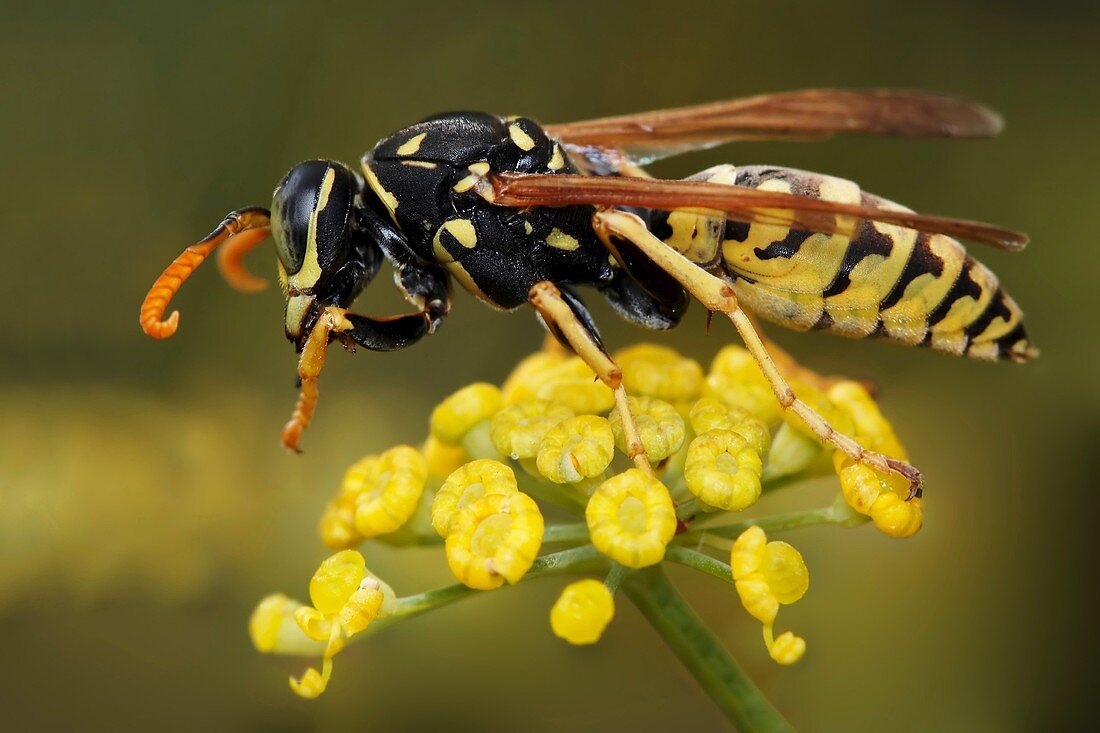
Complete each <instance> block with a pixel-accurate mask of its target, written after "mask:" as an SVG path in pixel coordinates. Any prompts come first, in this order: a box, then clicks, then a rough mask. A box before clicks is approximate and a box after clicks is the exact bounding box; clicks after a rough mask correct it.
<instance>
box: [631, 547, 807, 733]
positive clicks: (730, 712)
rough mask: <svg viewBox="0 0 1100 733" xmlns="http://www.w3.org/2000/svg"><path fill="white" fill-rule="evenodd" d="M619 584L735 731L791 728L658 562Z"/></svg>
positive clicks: (768, 731) (754, 732) (752, 732)
mask: <svg viewBox="0 0 1100 733" xmlns="http://www.w3.org/2000/svg"><path fill="white" fill-rule="evenodd" d="M670 549H671V548H670ZM623 589H624V591H625V592H626V594H627V595H628V596H629V597H630V600H632V601H633V602H634V604H635V605H636V606H637V607H638V609H639V610H640V611H641V612H642V615H644V616H645V617H646V619H648V621H649V622H650V624H652V625H653V628H654V629H656V630H657V633H659V634H660V635H661V637H662V638H663V639H664V640H665V643H666V644H668V645H669V647H671V648H672V651H673V652H675V653H676V656H678V657H679V658H680V661H681V662H683V663H684V665H685V666H686V667H687V668H688V670H689V671H690V672H691V673H692V674H693V675H694V676H695V678H696V679H697V680H698V681H699V684H701V685H702V686H703V689H705V690H706V691H707V693H708V694H709V695H710V696H711V698H712V699H713V700H714V702H715V703H716V704H717V705H718V707H720V708H721V709H722V712H724V713H725V714H726V717H728V718H729V719H730V721H731V722H732V723H733V724H734V725H735V726H737V728H738V730H740V731H742V733H765V732H766V733H771V732H772V731H792V730H793V728H791V725H790V723H788V722H787V721H786V720H785V719H784V718H783V716H782V715H781V714H780V713H779V711H778V710H776V709H775V708H774V707H772V705H771V703H769V702H768V700H767V699H766V698H765V697H764V695H763V694H762V693H761V692H760V690H759V689H758V688H757V687H756V685H754V684H753V682H752V680H750V679H749V678H748V676H747V675H746V674H745V673H744V671H743V670H742V669H741V668H740V667H739V666H738V665H737V662H735V661H734V659H733V658H732V657H731V656H730V655H729V652H727V651H726V649H725V648H724V647H723V646H722V644H721V642H720V641H719V640H718V639H717V638H716V637H715V636H714V634H713V633H711V631H710V629H708V628H707V627H706V626H705V625H704V624H703V622H702V620H700V618H699V617H698V616H696V615H695V612H694V611H692V609H691V606H689V605H688V604H687V602H686V601H685V600H684V598H683V596H681V595H680V594H679V592H677V590H676V589H675V588H674V587H673V586H672V584H671V583H670V582H669V580H668V578H667V577H666V576H665V574H664V572H662V571H661V569H660V567H652V568H647V569H646V570H644V571H641V572H637V573H634V574H632V575H631V576H630V577H629V578H627V579H626V581H625V582H624V584H623Z"/></svg>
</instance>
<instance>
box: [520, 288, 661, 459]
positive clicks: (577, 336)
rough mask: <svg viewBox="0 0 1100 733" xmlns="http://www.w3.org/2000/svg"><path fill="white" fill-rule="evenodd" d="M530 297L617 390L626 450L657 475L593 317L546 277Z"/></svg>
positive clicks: (562, 336)
mask: <svg viewBox="0 0 1100 733" xmlns="http://www.w3.org/2000/svg"><path fill="white" fill-rule="evenodd" d="M530 299H531V305H533V306H534V307H535V310H536V311H538V314H539V316H540V317H541V318H542V322H543V323H544V324H545V325H546V328H547V330H549V331H550V333H552V334H553V335H554V336H556V337H557V338H558V340H559V341H560V342H561V343H562V344H564V345H568V346H569V348H571V349H572V350H573V351H574V352H575V353H576V354H577V356H579V357H580V358H581V359H583V360H584V363H585V364H587V365H588V366H589V368H591V369H592V371H594V372H595V373H596V376H597V377H599V379H600V381H602V382H603V383H604V384H606V385H607V386H608V387H610V388H611V389H612V390H614V392H615V410H616V411H617V412H618V413H619V417H620V419H622V422H623V434H624V435H625V436H626V444H627V453H628V454H629V455H630V459H631V460H632V461H634V465H636V466H637V467H638V468H640V469H641V470H643V471H645V472H646V473H648V474H649V475H650V476H652V475H654V471H653V466H651V465H650V464H649V459H648V458H646V454H645V448H644V447H643V446H642V440H641V438H640V437H639V436H638V427H637V425H636V424H635V422H634V415H632V414H631V412H630V404H629V403H628V402H627V394H626V388H625V387H623V385H622V381H623V372H622V370H621V369H619V365H618V364H616V363H615V361H614V360H613V359H612V358H611V355H610V354H608V353H607V350H606V349H604V347H603V343H601V342H600V337H599V334H598V333H597V331H596V326H595V324H594V323H593V322H592V317H591V316H590V315H589V314H588V311H587V310H585V308H584V305H583V304H582V303H581V302H580V300H579V299H578V298H577V297H576V296H575V295H573V294H572V293H570V292H569V291H568V290H559V289H558V288H557V287H556V286H555V285H554V283H552V282H549V281H545V280H544V281H543V282H540V283H535V286H534V287H532V288H531V293H530Z"/></svg>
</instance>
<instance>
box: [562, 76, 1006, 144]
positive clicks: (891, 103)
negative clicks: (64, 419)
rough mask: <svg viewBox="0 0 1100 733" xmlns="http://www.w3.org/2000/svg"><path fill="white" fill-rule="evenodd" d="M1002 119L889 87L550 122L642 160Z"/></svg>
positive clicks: (992, 125)
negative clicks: (737, 145) (730, 146)
mask: <svg viewBox="0 0 1100 733" xmlns="http://www.w3.org/2000/svg"><path fill="white" fill-rule="evenodd" d="M1001 127H1002V123H1001V118H1000V117H999V116H998V115H997V114H996V113H995V112H993V111H992V110H990V109H988V108H986V107H983V106H981V105H979V104H976V103H974V102H969V101H966V100H961V99H954V98H952V97H945V96H942V95H938V94H929V93H926V92H914V91H900V90H889V89H868V90H847V89H806V90H803V91H796V92H782V93H779V94H765V95H761V96H758V97H747V98H744V99H733V100H728V101H724V102H713V103H711V104H702V105H697V106H694V107H680V108H676V109H666V110H658V111H655V112H643V113H640V114H633V115H623V116H620V117H604V118H602V119H597V120H587V121H584V122H572V123H567V124H562V125H550V126H549V127H548V128H547V129H548V130H549V132H550V133H551V134H553V135H555V136H556V137H557V138H558V139H560V140H561V141H562V142H563V143H565V144H566V145H568V146H572V147H577V148H585V147H596V148H618V149H622V150H624V151H626V152H627V153H628V154H629V155H630V157H631V158H633V159H634V160H635V161H637V162H647V161H650V160H655V159H657V158H663V157H667V156H669V155H674V154H676V153H681V152H686V151H688V150H695V149H699V148H708V147H712V146H714V145H719V144H722V143H726V142H732V141H735V140H818V139H823V138H827V137H831V136H833V135H835V134H837V133H842V132H847V133H860V134H874V135H896V136H902V137H958V138H974V137H989V136H991V135H996V134H997V133H998V132H1000V130H1001Z"/></svg>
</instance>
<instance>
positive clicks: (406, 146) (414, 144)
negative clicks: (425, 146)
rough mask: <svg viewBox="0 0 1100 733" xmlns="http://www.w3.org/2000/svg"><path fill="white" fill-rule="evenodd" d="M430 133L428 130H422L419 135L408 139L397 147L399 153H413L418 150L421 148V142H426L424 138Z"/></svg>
mask: <svg viewBox="0 0 1100 733" xmlns="http://www.w3.org/2000/svg"><path fill="white" fill-rule="evenodd" d="M427 135H428V133H426V132H422V133H420V134H419V135H416V136H414V137H410V138H409V139H408V140H406V141H405V142H404V143H403V144H402V145H401V147H399V148H398V149H397V154H398V155H412V154H413V153H415V152H416V151H417V150H420V143H422V142H424V138H425V137H426V136H427Z"/></svg>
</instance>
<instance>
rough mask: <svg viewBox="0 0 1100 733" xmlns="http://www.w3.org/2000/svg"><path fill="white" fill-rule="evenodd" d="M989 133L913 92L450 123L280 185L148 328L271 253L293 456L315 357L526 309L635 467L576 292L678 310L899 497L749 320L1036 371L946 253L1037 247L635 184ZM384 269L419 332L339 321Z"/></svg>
mask: <svg viewBox="0 0 1100 733" xmlns="http://www.w3.org/2000/svg"><path fill="white" fill-rule="evenodd" d="M1000 128H1001V122H1000V118H999V117H998V116H997V115H996V114H995V113H993V112H991V111H990V110H988V109H986V108H984V107H982V106H980V105H977V104H974V103H972V102H967V101H962V100H958V99H954V98H950V97H944V96H939V95H933V94H926V93H920V92H905V91H890V90H869V91H847V90H829V89H816V90H806V91H799V92H789V93H781V94H771V95H763V96H757V97H752V98H746V99H737V100H732V101H726V102H717V103H713V104H706V105H701V106H694V107H685V108H679V109H670V110H662V111H657V112H648V113H643V114H637V115H627V116H622V117H610V118H604V119H598V120H590V121H586V122H578V123H571V124H563V125H550V126H542V125H540V124H538V123H537V122H535V121H534V120H531V119H528V118H526V117H498V116H495V115H489V114H483V113H477V112H456V113H451V114H443V115H439V116H436V117H430V118H428V119H426V120H424V121H422V122H418V123H416V124H414V125H412V126H410V127H406V128H404V129H402V130H400V131H398V132H396V133H394V134H393V135H390V136H389V137H387V138H385V139H383V140H382V141H380V142H379V143H378V144H377V145H375V147H374V149H373V150H371V151H370V152H369V153H367V154H366V155H364V156H363V158H362V160H361V161H360V164H361V166H360V171H359V172H356V171H353V170H352V169H351V168H349V167H347V166H345V165H344V164H342V163H339V162H336V161H329V160H309V161H306V162H304V163H299V164H298V165H296V166H294V168H293V169H291V171H290V173H288V174H287V176H286V178H284V179H283V181H282V183H280V184H279V187H278V188H276V189H275V193H274V199H273V201H272V205H271V209H270V211H269V210H267V209H263V208H259V207H250V208H245V209H239V210H237V211H234V212H232V213H230V214H229V215H228V216H227V217H226V218H225V220H224V221H222V223H221V224H219V225H218V227H217V228H215V229H214V231H213V232H211V233H210V234H209V235H208V236H207V237H205V238H204V239H202V240H201V241H200V242H198V243H197V244H195V245H192V246H191V247H188V248H187V249H186V250H185V251H184V252H183V253H182V254H181V255H180V256H179V257H177V258H176V260H175V261H174V262H173V263H172V264H171V265H169V267H168V268H167V269H166V270H165V271H164V273H163V274H162V275H161V276H160V277H159V278H158V279H157V280H156V282H155V283H154V284H153V287H152V288H151V289H150V291H149V294H148V295H147V296H146V299H145V302H144V304H143V305H142V308H141V326H142V328H143V329H144V330H145V332H146V333H147V334H149V335H150V336H152V337H154V338H166V337H168V336H171V335H172V334H173V333H174V332H175V330H176V327H177V325H178V319H179V313H178V311H177V312H173V313H172V315H171V316H170V317H169V318H168V319H167V320H163V316H164V312H165V310H166V308H167V305H168V303H169V301H170V299H171V298H172V296H173V295H174V294H175V293H176V291H178V290H179V288H180V286H181V285H182V283H183V281H184V280H186V279H187V278H188V276H190V274H191V273H192V272H193V271H194V269H195V268H196V267H198V265H199V264H200V263H201V262H202V261H203V259H204V258H205V257H206V256H207V255H209V254H210V253H211V252H212V251H213V250H214V249H215V248H218V247H219V246H220V251H219V265H220V268H221V271H222V274H223V275H224V277H225V278H226V280H228V281H229V283H230V284H231V285H233V286H235V287H237V288H238V289H240V290H244V291H253V290H256V289H258V288H260V287H262V286H263V284H264V283H263V281H262V280H259V279H258V278H255V277H254V276H252V275H251V274H249V273H248V272H247V270H245V269H244V267H243V264H242V259H241V258H242V256H243V255H244V254H245V253H246V252H247V251H249V250H251V249H252V248H254V247H256V246H257V245H258V244H260V243H261V242H262V241H264V240H265V239H266V237H267V236H268V234H270V235H271V237H272V239H273V240H274V243H275V252H276V254H277V256H278V260H277V266H278V274H279V280H280V283H281V284H282V287H283V291H284V293H285V295H286V310H285V329H286V336H287V338H288V339H289V340H290V341H291V342H292V343H293V344H294V346H295V349H296V350H297V351H298V352H299V354H300V359H299V364H298V377H299V379H300V382H301V392H300V395H299V398H298V403H297V406H296V408H295V411H294V415H293V417H292V418H291V420H290V422H289V423H287V425H286V427H285V428H284V430H283V442H284V444H285V445H286V446H287V447H288V448H290V449H292V450H297V445H298V440H299V438H300V436H301V433H302V431H303V430H304V429H305V428H306V427H307V426H308V425H309V422H310V420H311V418H312V415H313V412H314V408H315V406H316V402H317V378H318V376H319V374H320V371H321V367H322V366H323V364H324V360H325V355H326V352H327V347H328V344H329V343H330V342H331V341H333V340H337V341H340V342H341V343H343V344H344V345H345V346H348V347H354V346H355V345H358V346H361V347H363V348H366V349H369V350H371V351H393V350H396V349H403V348H405V347H407V346H410V345H412V344H413V343H415V342H416V341H419V340H420V339H421V338H423V337H424V336H426V335H428V334H431V333H433V332H435V330H436V329H437V328H439V327H440V325H441V324H442V322H443V320H444V318H445V317H446V316H447V314H448V312H449V311H450V308H451V280H452V279H454V280H457V281H458V282H459V283H460V284H461V285H462V286H463V287H464V288H465V289H466V290H467V291H469V292H470V293H472V294H473V295H474V296H475V297H477V298H478V299H479V300H481V301H483V302H485V303H486V304H488V305H490V306H492V307H494V308H498V309H500V310H505V311H512V310H516V309H518V308H520V307H521V306H524V305H531V306H533V307H534V309H535V310H536V312H537V314H538V316H539V318H540V320H541V321H542V322H543V324H544V326H545V327H546V328H547V330H548V331H550V333H552V334H553V335H554V336H556V337H557V339H558V340H559V341H561V342H562V344H563V345H565V346H567V347H568V348H570V349H572V350H573V351H574V352H576V353H577V354H578V355H580V356H581V357H582V358H583V359H584V360H585V361H586V362H587V363H588V365H589V366H590V367H591V368H592V369H593V371H594V372H595V373H596V374H597V375H598V377H599V378H600V379H601V380H603V381H604V382H605V383H606V384H607V385H608V386H609V387H610V388H611V389H612V390H614V391H615V396H616V409H617V410H619V412H620V414H621V416H622V418H623V423H624V426H625V428H626V433H627V436H628V439H631V440H630V442H631V451H630V453H631V457H632V458H633V459H634V460H635V462H636V463H637V464H638V465H639V467H641V468H643V469H645V470H652V469H651V468H650V467H649V465H648V463H647V462H646V459H645V454H644V451H643V450H642V447H641V443H640V441H638V440H636V437H637V434H636V431H635V430H633V429H632V426H633V425H634V423H633V419H632V418H631V415H630V410H629V407H628V404H627V399H626V398H627V395H626V392H625V390H624V389H623V387H622V385H621V384H620V382H621V372H620V371H619V369H618V367H617V366H616V365H615V363H614V361H613V360H612V358H611V356H610V355H609V354H608V352H607V350H606V349H605V348H604V346H603V343H602V342H601V340H600V336H599V333H598V331H597V329H596V326H595V323H594V322H593V320H592V318H591V316H590V315H589V313H588V311H587V310H586V309H585V306H584V304H583V302H582V301H581V299H580V297H579V296H578V295H577V292H576V288H577V287H578V286H592V287H595V288H596V290H598V291H599V292H600V293H601V294H602V295H603V296H604V297H605V298H607V300H608V302H609V303H610V304H611V306H612V307H613V308H614V310H615V311H616V312H617V313H618V314H619V315H621V316H622V317H624V318H625V319H627V320H629V321H632V322H634V323H636V324H638V325H641V326H643V327H645V328H649V329H655V330H662V329H668V328H672V327H673V326H675V325H676V324H677V323H679V322H680V320H681V318H682V317H683V315H684V311H685V309H686V308H687V305H688V302H689V299H690V298H694V299H695V300H698V301H699V302H700V303H702V304H703V306H704V307H706V308H707V309H708V311H710V312H711V313H712V314H713V313H720V314H723V315H725V316H727V317H728V318H729V319H730V320H731V321H732V323H733V325H734V327H735V328H736V329H737V331H738V333H739V334H740V336H741V338H742V339H743V340H744V342H745V344H746V346H747V347H748V349H749V351H750V352H751V353H752V355H753V357H754V358H755V359H756V361H757V363H758V364H759V366H760V369H761V370H762V372H763V373H764V375H765V376H766V377H767V379H768V381H769V383H770V384H771V386H772V389H773V391H774V392H775V396H776V398H777V399H778V400H779V402H780V403H781V404H782V406H783V407H784V408H785V409H787V410H791V411H792V412H794V413H795V414H797V415H798V416H800V417H801V418H802V419H803V420H805V422H806V423H807V424H808V425H809V426H810V427H811V428H812V429H813V431H814V433H815V434H816V435H817V436H818V437H819V438H820V439H821V440H822V441H825V442H828V443H832V444H833V445H835V446H836V448H838V449H839V450H841V451H843V452H844V453H845V454H847V455H849V456H851V457H852V458H853V459H854V460H856V461H860V462H864V463H867V464H869V465H871V466H873V467H875V468H877V469H879V470H884V471H895V472H898V473H900V474H902V475H904V476H905V477H906V478H908V479H909V481H910V484H911V487H912V489H911V496H916V495H919V491H920V485H921V476H920V473H919V472H918V471H917V470H916V469H915V468H914V467H913V466H910V465H909V464H907V463H904V462H901V461H898V460H895V459H893V458H890V457H888V456H884V455H881V454H878V453H874V452H872V451H869V450H866V449H865V448H863V446H861V445H860V444H859V443H858V442H856V441H855V440H853V439H852V438H851V437H849V436H847V435H844V434H842V433H840V432H838V431H836V430H834V429H833V427H832V426H831V425H830V424H829V423H828V421H826V420H825V419H824V418H823V417H822V416H821V415H819V414H818V413H817V412H815V411H814V410H813V409H811V408H810V407H809V405H807V404H806V403H805V402H803V401H802V400H800V399H799V397H798V395H797V394H795V393H794V392H793V391H792V389H791V387H790V386H789V384H788V383H787V380H786V379H785V377H784V375H783V373H782V372H781V370H780V369H779V368H778V367H777V366H776V361H775V360H774V359H773V356H772V355H771V354H770V353H769V347H768V346H767V345H766V344H765V342H764V341H763V340H762V338H761V336H760V334H759V333H758V331H757V329H756V327H755V324H754V322H753V321H752V320H751V319H750V317H749V315H748V314H749V313H751V314H754V315H757V316H760V317H762V318H764V319H767V320H769V321H773V322H775V323H778V324H780V325H783V326H786V327H789V328H793V329H796V330H809V329H817V330H823V331H828V332H830V333H836V334H839V335H842V336H848V337H854V338H867V337H873V338H880V339H885V340H888V341H894V342H897V343H901V344H907V345H911V346H926V347H930V348H932V349H935V350H937V351H943V352H947V353H951V354H957V355H963V356H969V357H974V358H979V359H987V360H998V359H1010V360H1012V361H1015V362H1022V361H1026V360H1028V359H1031V358H1033V357H1034V356H1036V355H1037V353H1038V352H1037V351H1036V349H1035V348H1034V347H1033V346H1032V344H1031V342H1030V341H1029V340H1028V338H1027V335H1026V333H1025V331H1024V327H1023V325H1022V322H1021V321H1022V313H1021V311H1020V309H1019V307H1018V306H1017V305H1016V303H1015V302H1014V301H1013V300H1012V299H1011V298H1010V297H1009V296H1008V295H1007V294H1006V293H1005V292H1004V291H1003V290H1001V288H1000V286H999V285H998V282H997V278H996V277H995V276H994V275H993V273H992V272H990V271H989V270H988V269H987V268H986V267H985V266H984V265H982V264H981V263H979V262H977V261H976V260H974V259H973V258H971V257H970V256H969V255H967V253H966V250H965V249H963V246H962V245H961V244H960V243H959V242H958V238H961V239H967V240H972V241H976V242H983V243H987V244H992V245H994V246H997V247H1000V248H1001V249H1006V250H1019V249H1021V248H1023V246H1024V245H1025V244H1026V243H1027V238H1026V237H1025V236H1024V235H1022V234H1019V233H1016V232H1012V231H1009V230H1006V229H1002V228H1000V227H996V226H992V225H989V224H983V223H979V222H973V221H966V220H960V219H950V218H945V217H936V216H924V215H920V214H916V213H914V212H913V211H912V210H910V209H907V208H905V207H903V206H899V205H898V204H895V203H893V202H891V201H888V200H886V199H883V198H880V197H878V196H874V195H872V194H869V193H866V192H864V191H862V190H861V189H860V188H859V186H858V185H856V184H855V183H852V182H850V181H846V180H843V179H840V178H835V177H832V176H827V175H822V174H818V173H809V172H806V171H800V170H794V169H790V168H779V167H774V166H741V167H734V166H732V165H720V166H717V167H714V168H710V169H708V170H705V171H703V172H702V173H699V174H697V175H694V176H691V177H689V178H687V179H685V180H682V181H668V180H659V179H655V178H652V177H651V176H650V175H649V174H648V173H646V171H645V170H644V169H643V168H642V165H644V164H646V163H648V162H651V161H653V160H656V159H659V158H662V157H666V156H669V155H674V154H677V153H681V152H686V151H689V150H697V149H701V148H709V147H712V146H715V145H718V144H722V143H726V142H731V141H737V140H762V139H769V140H771V139H779V140H805V139H823V138H827V137H831V136H832V135H834V134H836V133H875V134H883V135H896V136H913V137H916V136H932V137H958V138H972V137H986V136H991V135H995V134H996V133H997V132H998V131H999V130H1000ZM383 260H387V261H388V262H389V263H390V264H391V265H392V266H393V268H394V279H395V281H396V284H397V287H398V288H399V289H400V290H401V292H402V293H403V294H404V296H405V298H406V300H408V302H409V303H411V304H412V305H413V306H414V307H415V310H414V311H413V312H411V313H408V314H406V315H401V316H396V317H391V318H370V317H368V316H364V315H360V314H357V313H353V312H350V311H349V310H347V308H348V306H350V305H351V303H352V301H354V300H355V298H356V296H358V295H359V293H360V292H362V290H363V288H364V287H365V286H366V285H367V283H369V282H370V281H371V280H372V279H373V278H374V276H375V275H376V274H377V273H378V271H379V268H380V266H381V264H382V262H383Z"/></svg>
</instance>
